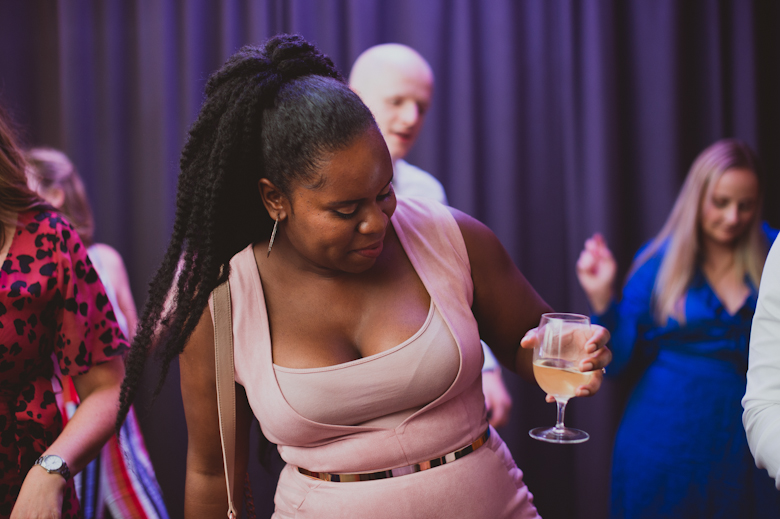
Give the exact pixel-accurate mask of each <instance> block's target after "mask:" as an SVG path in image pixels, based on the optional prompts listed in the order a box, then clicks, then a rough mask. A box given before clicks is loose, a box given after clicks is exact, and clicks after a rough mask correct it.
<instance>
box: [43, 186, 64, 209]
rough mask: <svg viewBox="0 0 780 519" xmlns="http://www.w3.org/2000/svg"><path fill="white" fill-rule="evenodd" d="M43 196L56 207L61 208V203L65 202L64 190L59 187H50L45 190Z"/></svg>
mask: <svg viewBox="0 0 780 519" xmlns="http://www.w3.org/2000/svg"><path fill="white" fill-rule="evenodd" d="M44 198H45V199H46V201H47V202H49V203H50V204H51V205H53V206H54V207H55V208H56V209H62V205H63V204H64V203H65V191H63V189H62V188H61V187H52V188H51V189H49V190H48V191H47V192H46V196H45V197H44Z"/></svg>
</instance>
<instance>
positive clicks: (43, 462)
mask: <svg viewBox="0 0 780 519" xmlns="http://www.w3.org/2000/svg"><path fill="white" fill-rule="evenodd" d="M35 464H36V465H40V466H41V467H43V469H44V470H45V471H46V472H48V473H49V474H59V475H60V476H62V477H63V478H65V480H66V481H67V480H69V479H70V469H69V468H68V464H67V463H65V460H64V459H62V458H60V457H59V456H57V455H56V454H45V455H43V456H41V457H40V458H38V459H37V460H35Z"/></svg>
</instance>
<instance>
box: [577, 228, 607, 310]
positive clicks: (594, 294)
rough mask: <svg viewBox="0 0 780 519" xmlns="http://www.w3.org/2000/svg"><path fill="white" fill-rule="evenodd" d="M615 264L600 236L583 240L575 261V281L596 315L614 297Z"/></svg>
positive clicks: (604, 308)
mask: <svg viewBox="0 0 780 519" xmlns="http://www.w3.org/2000/svg"><path fill="white" fill-rule="evenodd" d="M616 273H617V263H616V262H615V258H614V257H613V256H612V252H611V251H610V250H609V247H607V242H606V241H605V240H604V237H603V236H602V235H601V234H598V233H596V234H594V235H593V236H592V237H590V238H588V239H587V240H585V248H584V249H582V252H580V257H579V259H578V260H577V279H578V280H579V282H580V286H582V289H583V290H584V291H585V295H586V296H587V298H588V302H589V303H590V306H591V308H592V309H593V311H594V312H595V313H596V314H602V313H604V312H605V311H606V310H607V307H608V306H609V303H610V301H611V300H612V297H613V296H614V285H615V274H616Z"/></svg>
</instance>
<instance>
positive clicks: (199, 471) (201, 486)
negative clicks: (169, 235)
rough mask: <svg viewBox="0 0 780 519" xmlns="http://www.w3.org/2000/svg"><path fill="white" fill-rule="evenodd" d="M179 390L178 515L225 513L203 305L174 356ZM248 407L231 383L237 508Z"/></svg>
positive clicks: (208, 323) (210, 334)
mask: <svg viewBox="0 0 780 519" xmlns="http://www.w3.org/2000/svg"><path fill="white" fill-rule="evenodd" d="M179 367H180V371H181V394H182V400H183V402H184V414H185V416H186V419H187V434H188V441H189V443H188V444H187V476H186V482H185V488H184V516H185V517H186V518H187V519H196V518H213V517H225V514H226V512H227V509H228V502H227V486H226V484H225V469H224V465H223V463H222V444H221V443H220V435H219V415H218V411H217V389H216V372H215V369H216V368H215V362H214V326H213V324H212V320H211V312H210V311H209V308H208V307H206V309H205V310H204V312H203V315H202V316H201V319H200V322H199V323H198V325H197V327H196V328H195V331H194V332H193V333H192V337H190V340H189V341H188V343H187V346H186V347H185V349H184V352H183V353H182V354H181V355H180V356H179ZM251 424H252V410H251V408H250V407H249V402H248V401H247V398H246V393H245V391H244V389H243V387H242V386H240V385H239V384H236V461H235V476H234V482H233V485H234V496H233V503H234V505H235V507H236V510H237V511H239V514H240V511H241V508H242V505H243V498H244V492H243V489H244V477H245V474H246V469H247V464H248V458H249V429H250V427H251Z"/></svg>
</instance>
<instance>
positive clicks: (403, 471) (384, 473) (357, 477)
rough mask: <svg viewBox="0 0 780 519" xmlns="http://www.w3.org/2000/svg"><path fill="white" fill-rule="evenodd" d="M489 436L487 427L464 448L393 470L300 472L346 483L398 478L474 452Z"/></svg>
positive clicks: (301, 470)
mask: <svg viewBox="0 0 780 519" xmlns="http://www.w3.org/2000/svg"><path fill="white" fill-rule="evenodd" d="M488 438H490V427H488V428H487V429H485V432H484V433H482V434H481V435H480V436H479V438H477V439H476V440H474V441H473V442H472V443H470V444H468V445H466V446H465V447H463V448H462V449H458V450H456V451H453V452H450V453H448V454H445V455H444V456H442V457H440V458H434V459H432V460H428V461H422V462H420V463H415V464H414V465H407V466H405V467H398V468H395V469H391V470H380V471H379V472H363V473H360V474H333V473H330V472H312V471H311V470H306V469H304V468H302V467H298V472H300V473H301V474H303V475H304V476H309V477H310V478H314V479H321V480H323V481H332V482H335V483H346V482H350V481H373V480H375V479H386V478H396V477H398V476H405V475H407V474H414V473H415V472H421V471H423V470H428V469H432V468H435V467H438V466H439V465H444V464H446V463H452V462H453V461H455V460H457V459H460V458H462V457H463V456H465V455H466V454H469V453H472V452H474V451H475V450H477V449H479V448H480V447H482V446H483V445H485V443H487V441H488Z"/></svg>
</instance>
